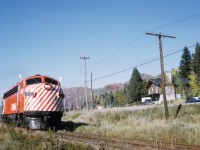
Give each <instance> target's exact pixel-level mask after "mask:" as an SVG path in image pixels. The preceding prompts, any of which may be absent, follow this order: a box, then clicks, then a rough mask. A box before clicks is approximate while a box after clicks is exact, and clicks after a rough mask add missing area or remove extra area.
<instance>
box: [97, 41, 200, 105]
mask: <svg viewBox="0 0 200 150" xmlns="http://www.w3.org/2000/svg"><path fill="white" fill-rule="evenodd" d="M173 78H176V79H181V78H185V79H189V90H188V88H185V85H184V84H183V83H182V82H181V80H178V81H179V82H177V86H178V87H179V89H180V90H179V92H180V93H181V95H182V96H185V97H184V98H186V99H187V98H190V97H194V96H198V95H200V45H199V44H198V43H197V44H196V46H195V52H194V53H193V54H191V53H190V51H189V49H188V47H187V46H185V47H184V49H183V54H182V56H181V60H180V63H179V68H178V69H177V70H176V73H174V74H173ZM146 84H147V81H145V80H142V78H141V76H140V73H139V71H138V69H137V68H134V69H133V73H132V75H131V78H130V81H129V83H128V84H127V85H125V87H124V89H122V90H117V91H115V92H110V93H105V94H102V95H101V96H100V97H99V98H98V99H97V101H98V102H97V103H98V104H99V105H101V106H106V107H108V106H109V107H113V106H126V105H131V104H137V103H141V98H142V97H144V96H146V95H147V94H148V89H146Z"/></svg>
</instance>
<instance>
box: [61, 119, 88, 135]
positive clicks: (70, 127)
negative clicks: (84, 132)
mask: <svg viewBox="0 0 200 150" xmlns="http://www.w3.org/2000/svg"><path fill="white" fill-rule="evenodd" d="M88 125H89V124H86V123H82V122H79V123H75V122H73V121H65V122H64V121H62V124H61V130H67V131H71V132H72V131H74V130H76V128H78V127H80V126H88Z"/></svg>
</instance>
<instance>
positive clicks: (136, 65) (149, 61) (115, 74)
mask: <svg viewBox="0 0 200 150" xmlns="http://www.w3.org/2000/svg"><path fill="white" fill-rule="evenodd" d="M195 45H196V44H194V45H191V46H189V47H188V49H190V48H192V47H194V46H195ZM181 51H183V49H181V50H178V51H175V52H173V53H170V54H167V55H164V56H163V58H166V57H168V56H171V55H173V54H176V53H179V52H181ZM157 60H160V58H156V59H153V60H150V61H148V62H145V63H142V64H139V65H136V66H134V67H136V68H137V67H141V66H144V65H147V64H150V63H152V62H155V61H157ZM134 67H130V68H127V69H124V70H121V71H118V72H115V73H112V74H109V75H105V76H102V77H99V78H95V79H93V81H97V80H101V79H104V78H107V77H110V76H113V75H116V74H120V73H123V72H126V71H128V70H131V69H133V68H134Z"/></svg>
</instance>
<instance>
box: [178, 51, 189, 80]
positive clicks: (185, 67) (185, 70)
mask: <svg viewBox="0 0 200 150" xmlns="http://www.w3.org/2000/svg"><path fill="white" fill-rule="evenodd" d="M191 62H192V58H191V54H190V51H189V50H188V48H187V47H185V48H184V49H183V55H182V57H181V61H180V66H179V69H180V72H179V76H180V77H181V78H188V76H189V74H190V71H191V70H192V69H191Z"/></svg>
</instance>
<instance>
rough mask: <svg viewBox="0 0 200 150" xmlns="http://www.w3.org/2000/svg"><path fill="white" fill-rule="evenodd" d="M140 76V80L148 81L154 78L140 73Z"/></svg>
mask: <svg viewBox="0 0 200 150" xmlns="http://www.w3.org/2000/svg"><path fill="white" fill-rule="evenodd" d="M140 76H141V78H142V80H150V79H153V78H154V76H152V75H148V74H145V73H141V74H140Z"/></svg>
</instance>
